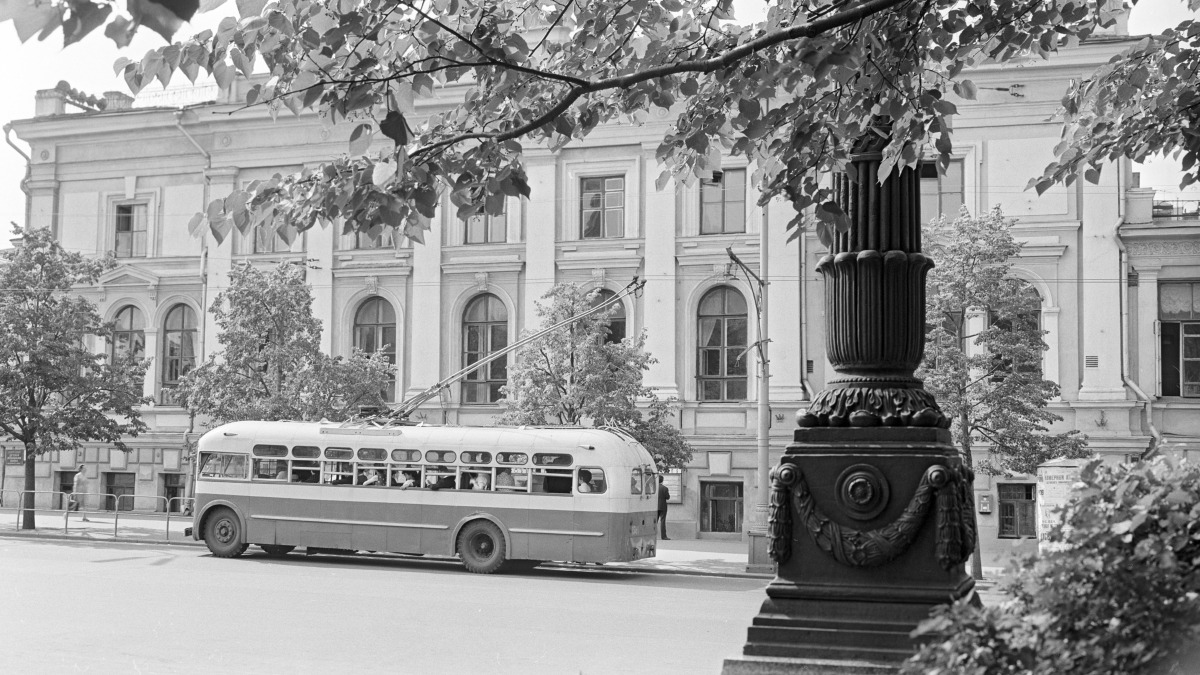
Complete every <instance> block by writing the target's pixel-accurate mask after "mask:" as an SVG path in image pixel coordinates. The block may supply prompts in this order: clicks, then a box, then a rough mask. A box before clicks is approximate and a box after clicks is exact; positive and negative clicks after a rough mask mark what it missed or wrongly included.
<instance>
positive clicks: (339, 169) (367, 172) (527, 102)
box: [10, 0, 1121, 239]
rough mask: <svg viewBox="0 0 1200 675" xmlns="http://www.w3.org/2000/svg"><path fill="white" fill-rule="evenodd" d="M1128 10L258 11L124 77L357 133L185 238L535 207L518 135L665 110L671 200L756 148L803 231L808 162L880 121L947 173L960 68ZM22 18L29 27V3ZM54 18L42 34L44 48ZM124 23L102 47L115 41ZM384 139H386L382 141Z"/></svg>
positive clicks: (690, 3) (596, 3)
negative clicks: (523, 200) (318, 161)
mask: <svg viewBox="0 0 1200 675" xmlns="http://www.w3.org/2000/svg"><path fill="white" fill-rule="evenodd" d="M31 1H32V0H31ZM131 1H132V0H131ZM178 1H179V0H154V2H152V1H151V0H136V2H137V3H140V6H148V5H154V4H155V2H164V3H168V4H167V5H166V6H172V5H171V3H174V2H178ZM190 2H195V0H190ZM220 3H221V0H215V1H213V0H210V2H208V3H206V6H205V7H203V8H202V9H207V8H209V7H216V6H217V5H219V4H220ZM18 4H20V0H18ZM46 6H53V7H57V8H60V9H63V8H65V9H63V13H62V15H61V16H63V17H74V16H75V14H76V13H77V12H84V13H87V12H90V13H88V16H89V17H91V18H89V20H88V22H86V25H85V24H83V23H80V22H75V23H72V24H71V26H72V29H71V31H69V32H68V28H67V23H66V22H65V21H66V19H63V23H62V24H61V26H62V30H63V32H64V35H65V37H66V39H67V41H68V42H70V41H73V40H74V39H77V35H78V33H79V32H80V31H84V30H85V29H86V30H91V29H93V28H95V27H98V25H99V24H100V23H103V20H100V21H99V23H97V20H96V17H97V16H99V15H98V14H96V12H104V15H105V16H107V15H108V13H107V11H106V9H105V8H109V7H110V6H111V5H110V4H108V3H100V4H99V5H93V4H92V3H90V2H87V0H60V2H58V3H53V4H51V5H40V7H46ZM92 6H95V7H99V8H100V9H90V7H92ZM85 7H87V8H89V9H86V10H85V9H84V8H85ZM1120 7H1121V3H1119V2H1115V0H1096V1H1095V2H1091V3H1087V2H1079V3H1073V2H1064V3H1045V2H1039V1H1037V0H1022V1H1017V0H1003V1H1000V2H978V1H972V2H966V3H964V2H961V1H960V0H865V1H863V2H850V1H849V0H772V1H771V2H769V3H768V8H767V13H766V19H765V20H764V21H762V22H759V23H757V24H754V25H739V24H737V23H735V22H733V21H732V18H733V17H732V12H731V11H730V10H729V2H728V0H720V1H715V0H627V1H625V2H621V3H613V2H609V1H608V0H566V1H564V0H319V1H310V0H277V1H274V2H268V3H265V4H264V3H263V2H261V1H256V0H244V1H239V2H238V3H237V8H238V13H239V17H240V18H236V19H235V18H227V19H225V20H223V21H222V22H221V23H220V25H219V26H218V28H217V29H216V30H215V31H214V30H209V31H204V32H202V33H200V34H199V35H197V36H195V37H193V38H190V39H188V40H186V41H184V42H180V43H175V44H172V45H169V46H165V47H161V48H158V49H155V50H152V51H150V52H149V53H147V54H146V55H145V56H144V57H143V58H141V59H140V60H136V61H135V60H131V59H128V58H124V59H121V60H120V61H118V62H117V65H116V69H117V72H119V73H121V74H122V75H123V76H124V78H125V81H126V82H127V83H128V85H129V87H130V88H131V89H132V90H133V91H134V92H136V91H138V90H140V89H141V88H142V87H144V86H146V85H148V84H150V83H151V82H153V81H156V80H157V81H158V82H160V83H162V84H164V85H165V84H167V83H169V82H170V81H171V80H172V78H173V77H175V75H176V74H177V73H182V74H183V75H184V76H185V77H187V78H188V79H190V80H193V81H194V80H195V79H196V78H197V77H199V76H201V75H202V74H203V75H206V76H211V77H213V78H215V79H216V81H217V82H218V83H219V84H220V85H221V86H224V87H227V86H229V85H230V84H231V83H232V82H233V80H234V79H235V78H236V77H238V76H239V75H240V76H245V77H249V76H251V75H252V74H253V73H256V72H257V73H262V74H264V77H263V79H262V80H261V81H258V83H257V84H255V85H254V86H253V87H252V88H251V89H250V92H249V94H248V96H247V103H248V104H251V105H261V106H266V107H267V108H269V109H270V110H271V111H272V113H273V114H277V113H278V112H280V111H283V110H288V111H291V112H293V113H297V114H299V113H300V112H301V111H303V110H306V109H312V110H315V111H316V112H317V113H318V114H319V115H320V116H321V118H322V119H323V120H325V121H327V122H328V123H330V124H338V123H350V124H354V125H356V126H355V128H354V129H353V131H352V133H351V137H352V139H353V141H352V143H351V146H352V148H351V150H352V152H351V153H350V154H349V156H346V157H342V158H339V159H335V160H333V161H330V162H328V163H326V164H324V165H323V166H321V167H319V168H316V169H312V170H305V171H303V172H300V173H298V174H295V175H290V176H279V177H276V178H274V179H271V180H266V181H260V182H257V183H255V184H253V185H252V186H250V187H248V188H247V189H245V190H244V191H240V192H237V193H235V194H233V195H231V196H230V197H228V198H226V199H223V200H218V201H214V202H213V203H212V204H211V205H210V206H209V208H208V209H207V212H206V213H205V214H202V215H200V216H198V217H197V219H196V220H195V221H194V222H193V227H194V228H195V229H196V230H197V231H198V230H199V229H200V228H201V227H202V226H203V225H204V224H205V223H207V225H208V226H209V227H210V228H211V229H212V231H213V233H214V235H215V236H217V237H218V238H223V237H224V236H225V235H227V234H228V232H229V231H230V229H231V228H232V227H237V228H239V229H241V230H245V229H247V228H249V227H269V228H273V229H276V230H278V231H281V232H283V231H284V230H289V229H290V228H293V227H294V228H297V229H299V230H305V229H308V228H311V227H313V226H315V225H318V224H320V225H329V224H338V225H340V226H342V227H343V228H344V229H345V230H347V231H348V230H354V229H357V230H368V229H369V228H371V227H375V226H378V225H379V224H380V223H382V224H384V225H385V226H391V227H396V228H398V229H400V230H401V231H402V232H403V233H404V234H407V235H409V236H410V237H414V238H418V239H419V238H420V236H421V233H422V231H423V230H424V229H426V228H428V221H429V219H430V218H431V217H432V215H433V213H434V210H435V207H436V205H437V203H438V196H439V195H440V194H441V193H443V192H445V191H449V192H450V195H451V201H452V203H453V204H454V205H455V207H456V208H457V209H458V215H460V216H464V215H469V214H472V213H477V212H479V211H484V210H486V211H487V212H489V213H491V212H496V210H497V209H499V208H500V200H498V199H491V200H489V199H488V196H489V195H492V196H494V195H497V194H505V195H528V194H529V185H528V184H527V181H526V177H525V168H524V160H523V155H524V152H525V149H526V144H530V143H532V144H538V145H543V146H547V147H549V148H559V147H562V146H563V145H565V144H567V143H569V142H570V141H572V140H576V139H579V138H582V137H584V136H586V135H587V134H589V133H590V132H591V131H592V130H594V129H595V128H596V127H597V126H598V125H600V124H604V123H625V124H644V123H647V122H649V121H652V120H654V119H655V113H656V112H658V111H669V116H668V117H667V118H666V119H667V122H669V125H668V124H664V126H665V127H666V128H665V130H664V135H663V139H662V142H661V143H660V145H659V147H658V149H657V152H656V156H657V159H658V161H659V162H660V163H661V164H662V167H663V170H662V175H661V176H660V178H659V181H658V185H659V187H660V189H661V188H662V187H663V186H665V184H666V183H667V182H669V181H670V179H671V178H672V177H674V178H675V179H676V180H680V181H685V182H690V181H693V180H695V178H696V177H698V176H699V177H704V176H707V175H709V174H710V173H711V172H712V171H713V170H716V169H719V168H720V166H721V157H722V156H723V155H742V156H745V157H747V158H748V159H749V160H750V161H751V163H752V164H753V165H754V167H755V171H754V174H753V181H754V183H755V184H756V185H757V186H758V187H759V188H760V189H761V195H762V197H761V199H762V200H763V201H764V202H765V201H766V200H769V199H771V198H773V197H776V196H783V197H785V198H787V199H788V200H790V201H791V202H792V204H793V205H794V207H795V209H796V211H797V214H798V215H797V217H796V218H795V219H794V220H793V221H792V222H791V223H790V224H789V227H793V228H795V227H796V226H798V225H800V224H802V222H804V219H805V218H815V219H816V220H817V221H819V222H820V223H822V227H821V232H823V233H824V234H825V235H828V234H829V233H830V232H831V229H832V228H833V227H836V226H840V225H841V224H842V221H844V217H843V216H842V215H841V214H840V212H839V211H838V210H837V209H835V208H832V207H830V206H829V204H830V203H831V202H830V197H831V195H830V193H829V191H828V190H827V188H825V187H822V186H821V185H820V184H819V183H818V181H817V179H816V174H815V173H814V171H815V170H827V169H834V168H841V167H843V166H844V164H845V161H846V158H847V155H848V152H849V149H850V147H851V146H852V145H853V144H854V143H855V142H856V141H857V140H859V139H860V138H861V137H862V136H863V135H864V134H865V133H868V132H869V130H871V129H872V128H874V127H875V125H876V124H877V123H878V122H879V121H880V120H888V122H887V124H888V125H889V126H888V128H887V129H886V133H888V134H889V135H890V142H889V144H888V146H887V148H886V151H885V160H884V165H885V166H884V169H885V171H884V173H885V174H886V173H887V172H889V171H890V170H891V169H893V168H894V167H897V166H911V165H913V164H915V163H916V162H917V161H918V160H919V158H920V156H921V153H922V151H923V150H924V149H925V147H926V145H932V146H933V148H934V151H935V152H936V153H937V155H938V156H939V157H940V159H941V161H943V162H948V160H949V153H950V151H951V148H952V141H951V136H950V127H949V125H948V122H947V118H948V117H949V116H951V115H953V114H955V112H956V110H957V109H956V107H955V104H954V103H953V102H952V100H951V99H954V98H971V97H973V95H974V90H975V87H974V85H973V84H972V83H971V82H970V81H969V80H967V79H965V78H963V76H962V75H963V72H964V69H968V68H970V67H972V66H974V65H977V64H980V63H983V62H993V61H999V62H1003V61H1009V60H1012V59H1014V58H1018V57H1022V56H1027V55H1037V56H1043V57H1045V56H1047V55H1049V54H1050V53H1051V52H1053V51H1055V50H1057V49H1059V48H1060V47H1064V46H1070V45H1074V44H1077V43H1078V42H1079V41H1080V40H1081V39H1084V38H1086V37H1088V36H1089V35H1090V34H1091V33H1092V32H1093V30H1094V29H1095V28H1096V27H1097V26H1100V25H1109V24H1111V23H1112V21H1113V20H1114V17H1115V16H1116V13H1117V12H1118V11H1119V10H1120ZM183 9H184V11H185V13H186V9H187V7H186V6H185V7H184V8H183ZM30 11H32V10H30ZM130 11H131V12H132V11H133V10H132V6H130ZM10 14H11V12H10ZM38 16H42V15H41V14H39V15H38ZM140 16H142V17H143V18H142V21H143V23H145V25H147V26H150V27H152V28H153V27H154V24H152V23H151V22H150V21H149V20H148V19H146V18H145V15H144V14H143V15H140ZM180 16H182V15H180ZM16 19H21V20H22V21H24V22H25V25H28V23H29V21H30V18H29V16H28V12H27V13H26V14H21V15H20V16H18V17H15V19H14V21H16ZM121 20H122V18H121V17H118V18H116V19H113V20H112V22H111V23H110V24H109V26H108V28H106V32H109V30H110V29H112V27H113V26H114V25H118V21H121ZM55 21H58V19H47V21H46V22H45V23H44V24H42V25H40V27H39V30H40V31H41V34H42V35H43V36H44V35H47V34H50V33H53V32H55V30H57V27H58V24H56V23H55ZM35 23H36V22H35ZM93 24H95V25H93ZM119 25H120V26H122V27H127V28H129V29H130V30H132V29H133V28H136V21H135V22H134V23H133V24H128V23H121V24H119ZM88 26H90V28H88ZM160 28H161V26H160ZM155 29H156V30H159V28H155ZM123 30H124V28H122V29H120V30H113V31H112V32H113V33H115V35H110V37H113V39H114V40H116V41H117V43H118V44H121V43H122V40H123V39H125V37H124V36H125V35H126V33H124V32H122V31H123ZM159 32H163V33H164V34H168V33H169V31H165V30H159ZM23 35H24V33H23ZM438 89H444V90H445V91H442V92H440V93H439V94H438V96H439V98H440V100H442V101H445V104H444V105H436V106H434V105H431V106H428V107H424V108H422V113H421V114H420V115H417V114H415V113H414V109H415V108H414V102H413V100H414V99H427V98H432V97H434V96H435V91H436V90H438ZM424 110H429V111H430V112H429V114H428V115H426V113H425V112H424ZM377 128H378V129H379V130H380V131H381V132H382V133H383V134H384V135H386V136H387V137H388V138H390V139H391V140H392V141H393V142H394V146H395V147H394V148H390V149H386V150H374V151H373V150H372V148H377V147H378V146H375V145H372V144H371V142H370V141H371V137H372V134H373V132H374V131H375V130H376V129H377Z"/></svg>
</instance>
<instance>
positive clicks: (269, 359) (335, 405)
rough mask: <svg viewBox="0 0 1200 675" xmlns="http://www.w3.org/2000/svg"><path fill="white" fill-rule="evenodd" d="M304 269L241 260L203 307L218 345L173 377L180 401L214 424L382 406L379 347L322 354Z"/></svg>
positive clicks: (337, 414)
mask: <svg viewBox="0 0 1200 675" xmlns="http://www.w3.org/2000/svg"><path fill="white" fill-rule="evenodd" d="M312 302H313V297H312V290H311V289H310V288H309V286H308V283H307V282H306V281H305V268H304V267H303V266H301V265H295V264H292V263H287V262H283V263H280V264H278V265H277V266H275V267H274V268H272V269H269V270H262V269H259V268H257V267H254V266H253V265H251V264H249V263H247V264H245V265H240V266H238V267H235V268H234V269H233V270H232V271H231V272H230V274H229V288H227V289H226V290H224V291H222V292H221V293H220V294H218V295H217V297H216V300H215V301H214V302H213V306H212V308H211V309H210V310H209V311H211V312H212V315H213V316H214V317H215V318H216V322H217V325H218V326H220V329H221V330H220V332H219V333H218V334H217V342H218V343H219V344H220V350H219V351H218V352H217V353H214V354H212V355H210V356H209V358H208V360H207V361H206V362H205V363H204V364H203V365H201V366H200V367H198V368H195V369H194V370H192V371H191V372H189V373H188V374H187V375H186V376H184V377H183V379H182V380H181V381H180V384H179V388H178V395H179V397H180V401H181V402H182V403H183V405H185V406H186V407H187V408H188V410H189V411H190V412H192V413H193V414H195V415H198V416H203V417H207V418H208V419H209V420H210V421H211V422H213V423H218V424H219V423H224V422H231V421H236V420H287V419H292V420H319V419H321V418H326V419H329V420H344V419H346V418H347V417H349V416H351V415H353V414H355V413H356V412H357V411H358V410H359V407H360V406H371V407H376V406H381V405H383V404H384V401H383V392H385V391H386V390H387V388H388V387H390V386H392V382H391V378H392V368H391V365H390V364H389V363H388V360H387V358H386V357H385V356H384V355H383V354H382V353H379V352H376V353H374V354H364V353H363V352H361V351H358V350H355V352H354V353H353V354H352V355H351V356H350V357H348V358H344V357H340V356H338V357H333V356H329V355H327V354H325V353H324V352H322V351H321V324H320V322H319V321H318V320H317V319H316V317H314V316H313V312H312Z"/></svg>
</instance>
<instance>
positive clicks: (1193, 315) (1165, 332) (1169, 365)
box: [1156, 279, 1200, 399]
mask: <svg viewBox="0 0 1200 675" xmlns="http://www.w3.org/2000/svg"><path fill="white" fill-rule="evenodd" d="M1173 286H1185V287H1188V288H1189V289H1190V291H1191V300H1190V302H1188V303H1187V306H1188V307H1189V309H1188V310H1187V311H1186V312H1184V311H1177V312H1170V313H1169V314H1170V316H1165V315H1167V314H1168V312H1166V311H1164V308H1163V300H1164V295H1165V292H1166V291H1167V290H1168V289H1169V288H1170V287H1173ZM1156 309H1157V314H1156V318H1157V320H1158V354H1159V359H1158V364H1157V365H1158V380H1159V389H1160V393H1161V395H1162V396H1171V397H1178V398H1183V399H1200V281H1193V280H1187V279H1181V280H1171V281H1160V282H1159V284H1158V307H1157V308H1156ZM1184 314H1186V315H1187V316H1186V317H1185V316H1184ZM1189 345H1195V346H1194V348H1193V349H1192V351H1191V353H1192V354H1193V355H1192V356H1189V350H1188V347H1189ZM1189 366H1191V368H1190V371H1191V373H1192V376H1191V377H1192V378H1194V379H1189Z"/></svg>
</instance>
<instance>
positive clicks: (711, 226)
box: [700, 204, 723, 234]
mask: <svg viewBox="0 0 1200 675" xmlns="http://www.w3.org/2000/svg"><path fill="white" fill-rule="evenodd" d="M722 225H723V223H722V222H721V209H720V207H719V206H714V205H711V204H705V205H702V206H701V207H700V234H720V233H721V228H722Z"/></svg>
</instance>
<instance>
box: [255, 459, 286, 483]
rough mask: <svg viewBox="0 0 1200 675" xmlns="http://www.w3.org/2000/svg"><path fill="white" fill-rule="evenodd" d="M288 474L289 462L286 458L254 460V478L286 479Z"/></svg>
mask: <svg viewBox="0 0 1200 675" xmlns="http://www.w3.org/2000/svg"><path fill="white" fill-rule="evenodd" d="M288 475H289V474H288V463H287V460H286V459H256V460H254V480H284V481H286V480H287V479H288Z"/></svg>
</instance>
